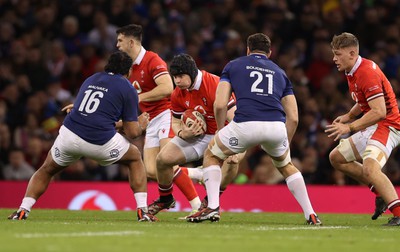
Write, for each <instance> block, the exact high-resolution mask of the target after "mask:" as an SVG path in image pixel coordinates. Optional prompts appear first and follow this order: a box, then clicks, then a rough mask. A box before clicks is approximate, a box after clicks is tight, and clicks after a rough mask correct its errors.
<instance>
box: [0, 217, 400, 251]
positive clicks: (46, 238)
mask: <svg viewBox="0 0 400 252" xmlns="http://www.w3.org/2000/svg"><path fill="white" fill-rule="evenodd" d="M13 210H14V209H0V216H2V217H1V218H0V227H1V228H0V250H1V251H5V252H6V251H7V252H8V251H29V252H33V251H57V252H62V251H74V252H75V251H95V252H97V251H107V252H111V251H112V252H114V251H153V252H154V251H202V252H211V251H247V252H253V251H254V252H256V251H260V250H262V251H296V252H298V251H335V252H338V251H355V252H356V251H385V252H387V251H398V244H399V239H400V227H383V226H382V224H384V223H386V222H387V219H388V218H389V217H390V215H388V214H386V215H384V216H381V217H380V218H379V219H378V220H376V221H372V220H371V218H370V215H364V214H359V215H355V214H323V215H320V217H321V219H322V221H323V223H324V225H323V226H320V227H313V226H307V225H305V224H304V223H305V220H304V216H303V215H302V214H300V213H227V212H223V213H222V215H221V222H219V223H211V222H202V223H187V222H186V221H184V220H179V219H178V218H179V217H182V216H184V215H185V214H186V213H182V212H181V213H173V212H161V213H159V214H158V215H157V216H158V217H159V219H160V220H161V221H160V222H157V223H139V222H137V221H136V212H128V211H114V212H108V211H67V210H47V209H46V210H45V209H34V210H33V211H32V212H31V214H30V216H29V218H28V219H27V220H25V221H10V220H7V216H8V215H9V214H10V213H11V212H13Z"/></svg>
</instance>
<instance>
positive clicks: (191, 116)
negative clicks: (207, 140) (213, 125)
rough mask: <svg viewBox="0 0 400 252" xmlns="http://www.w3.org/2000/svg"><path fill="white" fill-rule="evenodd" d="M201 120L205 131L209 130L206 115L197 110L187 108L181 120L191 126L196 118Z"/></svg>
mask: <svg viewBox="0 0 400 252" xmlns="http://www.w3.org/2000/svg"><path fill="white" fill-rule="evenodd" d="M196 119H197V120H199V121H202V122H203V131H204V132H206V131H207V123H206V119H205V118H204V116H203V115H202V114H201V113H200V112H199V111H197V110H194V109H187V110H185V112H183V114H182V116H181V120H182V122H183V123H184V124H186V126H188V127H191V126H192V124H193V123H194V121H195V120H196Z"/></svg>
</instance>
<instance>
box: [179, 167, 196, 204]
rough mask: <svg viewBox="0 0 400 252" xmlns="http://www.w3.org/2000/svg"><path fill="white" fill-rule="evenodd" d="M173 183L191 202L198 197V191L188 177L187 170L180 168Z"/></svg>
mask: <svg viewBox="0 0 400 252" xmlns="http://www.w3.org/2000/svg"><path fill="white" fill-rule="evenodd" d="M173 182H174V183H175V185H176V186H177V187H178V188H179V189H180V190H181V191H182V193H183V194H184V195H185V197H186V198H187V199H188V200H189V201H191V200H193V199H194V198H196V197H198V194H197V191H196V189H195V188H194V185H193V182H192V180H191V179H190V178H189V176H188V171H187V168H184V169H182V168H180V167H179V168H178V169H177V170H176V171H175V172H174V179H173Z"/></svg>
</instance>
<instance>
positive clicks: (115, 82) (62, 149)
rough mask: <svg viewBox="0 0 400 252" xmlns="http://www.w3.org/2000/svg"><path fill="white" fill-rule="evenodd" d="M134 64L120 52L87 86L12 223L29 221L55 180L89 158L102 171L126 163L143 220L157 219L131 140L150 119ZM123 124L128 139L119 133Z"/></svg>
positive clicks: (32, 182) (142, 166)
mask: <svg viewBox="0 0 400 252" xmlns="http://www.w3.org/2000/svg"><path fill="white" fill-rule="evenodd" d="M132 63H133V61H132V59H131V58H130V57H129V55H128V54H126V53H124V52H120V51H118V52H115V53H113V54H112V55H111V56H110V58H109V60H108V63H107V65H106V66H105V68H104V70H105V71H104V72H100V73H96V74H93V75H92V76H90V77H89V78H87V79H86V80H85V81H84V82H83V84H82V86H81V88H80V90H79V93H78V95H77V97H76V100H75V102H74V105H73V109H72V110H71V111H70V113H68V115H67V116H66V118H65V120H64V123H63V126H61V128H60V130H59V135H58V136H57V139H56V140H55V142H54V144H53V146H52V147H51V150H50V151H49V154H48V155H47V158H46V161H45V162H44V163H43V165H42V166H41V167H40V168H39V169H38V170H37V171H36V172H35V174H33V176H32V177H31V179H30V181H29V184H28V187H27V190H26V193H25V197H24V198H23V200H22V203H21V205H20V208H19V209H18V210H17V211H15V212H14V213H12V214H11V215H10V216H9V217H8V219H11V220H24V219H26V218H27V217H28V215H29V212H30V211H31V208H32V206H33V205H34V204H35V203H36V201H37V200H38V199H39V197H40V196H41V195H42V194H43V193H44V192H45V191H46V189H47V187H48V185H49V183H50V181H51V179H52V177H53V176H54V175H55V174H57V173H58V172H60V171H62V170H63V169H65V168H66V167H67V166H68V165H70V164H71V163H73V162H75V161H77V160H78V159H80V158H81V157H88V158H91V159H94V160H96V161H97V162H98V163H99V164H100V165H103V166H107V165H110V164H113V163H116V162H119V163H123V164H126V165H127V166H128V167H129V183H130V187H131V189H132V190H133V192H134V197H135V199H136V205H137V217H138V220H139V221H155V220H157V219H156V218H155V217H154V216H152V215H151V214H149V213H148V212H147V179H146V170H145V168H144V165H143V162H142V159H141V153H140V151H139V150H138V149H137V148H136V146H134V145H133V144H131V143H130V142H129V140H128V139H133V138H135V137H137V136H139V135H141V134H142V128H145V127H146V126H147V123H148V119H147V117H146V116H141V117H138V94H137V92H136V90H135V88H134V87H133V86H132V85H131V83H130V82H129V81H128V79H127V77H128V76H129V74H130V70H131V67H132ZM134 104H136V105H135V106H134ZM120 119H121V120H122V121H123V131H124V134H125V136H126V137H127V138H128V139H127V138H125V137H124V136H122V135H121V134H120V133H118V132H117V130H116V128H115V123H116V122H117V121H118V120H120Z"/></svg>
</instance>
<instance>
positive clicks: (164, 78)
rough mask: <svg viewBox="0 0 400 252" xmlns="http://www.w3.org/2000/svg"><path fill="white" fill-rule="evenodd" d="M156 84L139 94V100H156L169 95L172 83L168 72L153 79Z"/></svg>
mask: <svg viewBox="0 0 400 252" xmlns="http://www.w3.org/2000/svg"><path fill="white" fill-rule="evenodd" d="M155 82H156V84H157V86H156V87H155V88H153V89H152V90H151V91H149V92H146V93H141V94H139V102H144V101H145V102H151V101H158V100H161V99H163V98H165V97H168V96H170V95H171V93H172V91H173V89H174V85H173V84H172V79H171V77H170V76H169V74H164V75H161V76H160V77H158V78H157V79H156V80H155Z"/></svg>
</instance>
